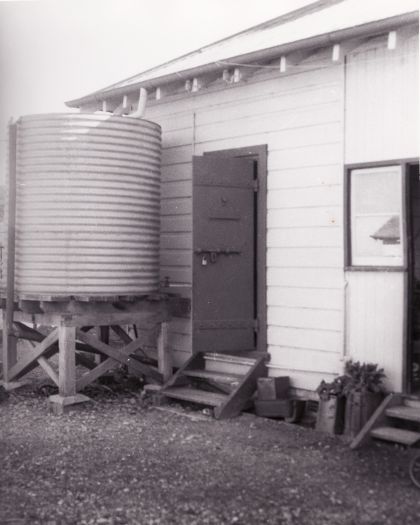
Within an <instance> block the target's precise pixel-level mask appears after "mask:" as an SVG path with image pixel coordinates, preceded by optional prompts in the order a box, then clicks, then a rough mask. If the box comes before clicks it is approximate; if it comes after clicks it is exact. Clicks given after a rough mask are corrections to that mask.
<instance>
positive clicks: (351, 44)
mask: <svg viewBox="0 0 420 525" xmlns="http://www.w3.org/2000/svg"><path fill="white" fill-rule="evenodd" d="M367 40H368V39H367V38H356V39H352V40H348V41H347V42H340V43H336V44H334V45H333V47H332V51H331V60H332V61H333V62H342V61H343V60H344V57H345V56H346V55H348V54H349V53H351V52H352V51H353V50H354V49H356V48H357V47H359V46H361V45H362V44H363V43H365V42H366V41H367Z"/></svg>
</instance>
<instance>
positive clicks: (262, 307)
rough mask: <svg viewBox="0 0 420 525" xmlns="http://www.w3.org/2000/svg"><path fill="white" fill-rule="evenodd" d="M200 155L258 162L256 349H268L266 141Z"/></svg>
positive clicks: (262, 350)
mask: <svg viewBox="0 0 420 525" xmlns="http://www.w3.org/2000/svg"><path fill="white" fill-rule="evenodd" d="M203 155H217V156H219V157H227V158H232V157H240V158H249V159H253V160H255V161H256V162H257V179H256V181H257V182H256V183H257V192H256V194H257V200H256V202H257V215H256V219H257V230H256V233H257V242H256V268H257V275H256V279H257V297H256V305H257V323H258V326H257V331H256V333H257V346H256V348H257V351H258V352H267V144H262V145H258V146H247V147H243V148H234V149H224V150H217V151H205V152H204V153H203Z"/></svg>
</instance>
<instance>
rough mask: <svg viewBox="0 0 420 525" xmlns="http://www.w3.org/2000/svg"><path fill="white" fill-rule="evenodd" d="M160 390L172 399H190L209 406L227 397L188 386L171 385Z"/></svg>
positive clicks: (221, 401) (218, 403) (219, 402)
mask: <svg viewBox="0 0 420 525" xmlns="http://www.w3.org/2000/svg"><path fill="white" fill-rule="evenodd" d="M161 392H162V394H163V395H164V396H168V397H171V398H174V399H182V400H183V401H192V402H193V403H200V404H202V405H210V406H218V405H220V404H222V403H223V402H224V401H225V400H226V399H227V396H225V395H223V394H215V393H214V392H207V391H205V390H198V389H196V388H188V387H177V386H172V387H169V388H165V389H163V390H162V391H161Z"/></svg>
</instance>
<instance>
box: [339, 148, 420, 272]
mask: <svg viewBox="0 0 420 525" xmlns="http://www.w3.org/2000/svg"><path fill="white" fill-rule="evenodd" d="M416 163H418V159H417V158H406V159H392V160H387V161H378V162H360V163H356V164H346V165H345V166H344V269H345V271H359V272H360V271H363V272H378V271H379V272H401V271H407V269H408V244H407V243H408V231H407V208H408V201H407V199H408V195H407V193H408V192H407V173H408V169H409V166H410V165H411V164H416ZM390 166H399V167H400V168H401V196H402V199H401V230H402V238H401V244H402V261H403V262H402V264H400V265H396V266H389V265H388V266H387V265H378V264H372V265H356V264H353V262H352V242H351V240H352V239H351V233H352V232H351V226H352V224H351V219H352V217H351V178H352V177H351V174H352V171H354V170H361V169H369V168H386V167H390Z"/></svg>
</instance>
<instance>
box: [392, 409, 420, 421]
mask: <svg viewBox="0 0 420 525" xmlns="http://www.w3.org/2000/svg"><path fill="white" fill-rule="evenodd" d="M385 414H386V415H387V416H388V417H393V418H396V419H404V420H405V421H415V422H416V423H420V409H418V408H413V407H411V406H404V405H401V406H396V407H391V408H387V409H386V410H385Z"/></svg>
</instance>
